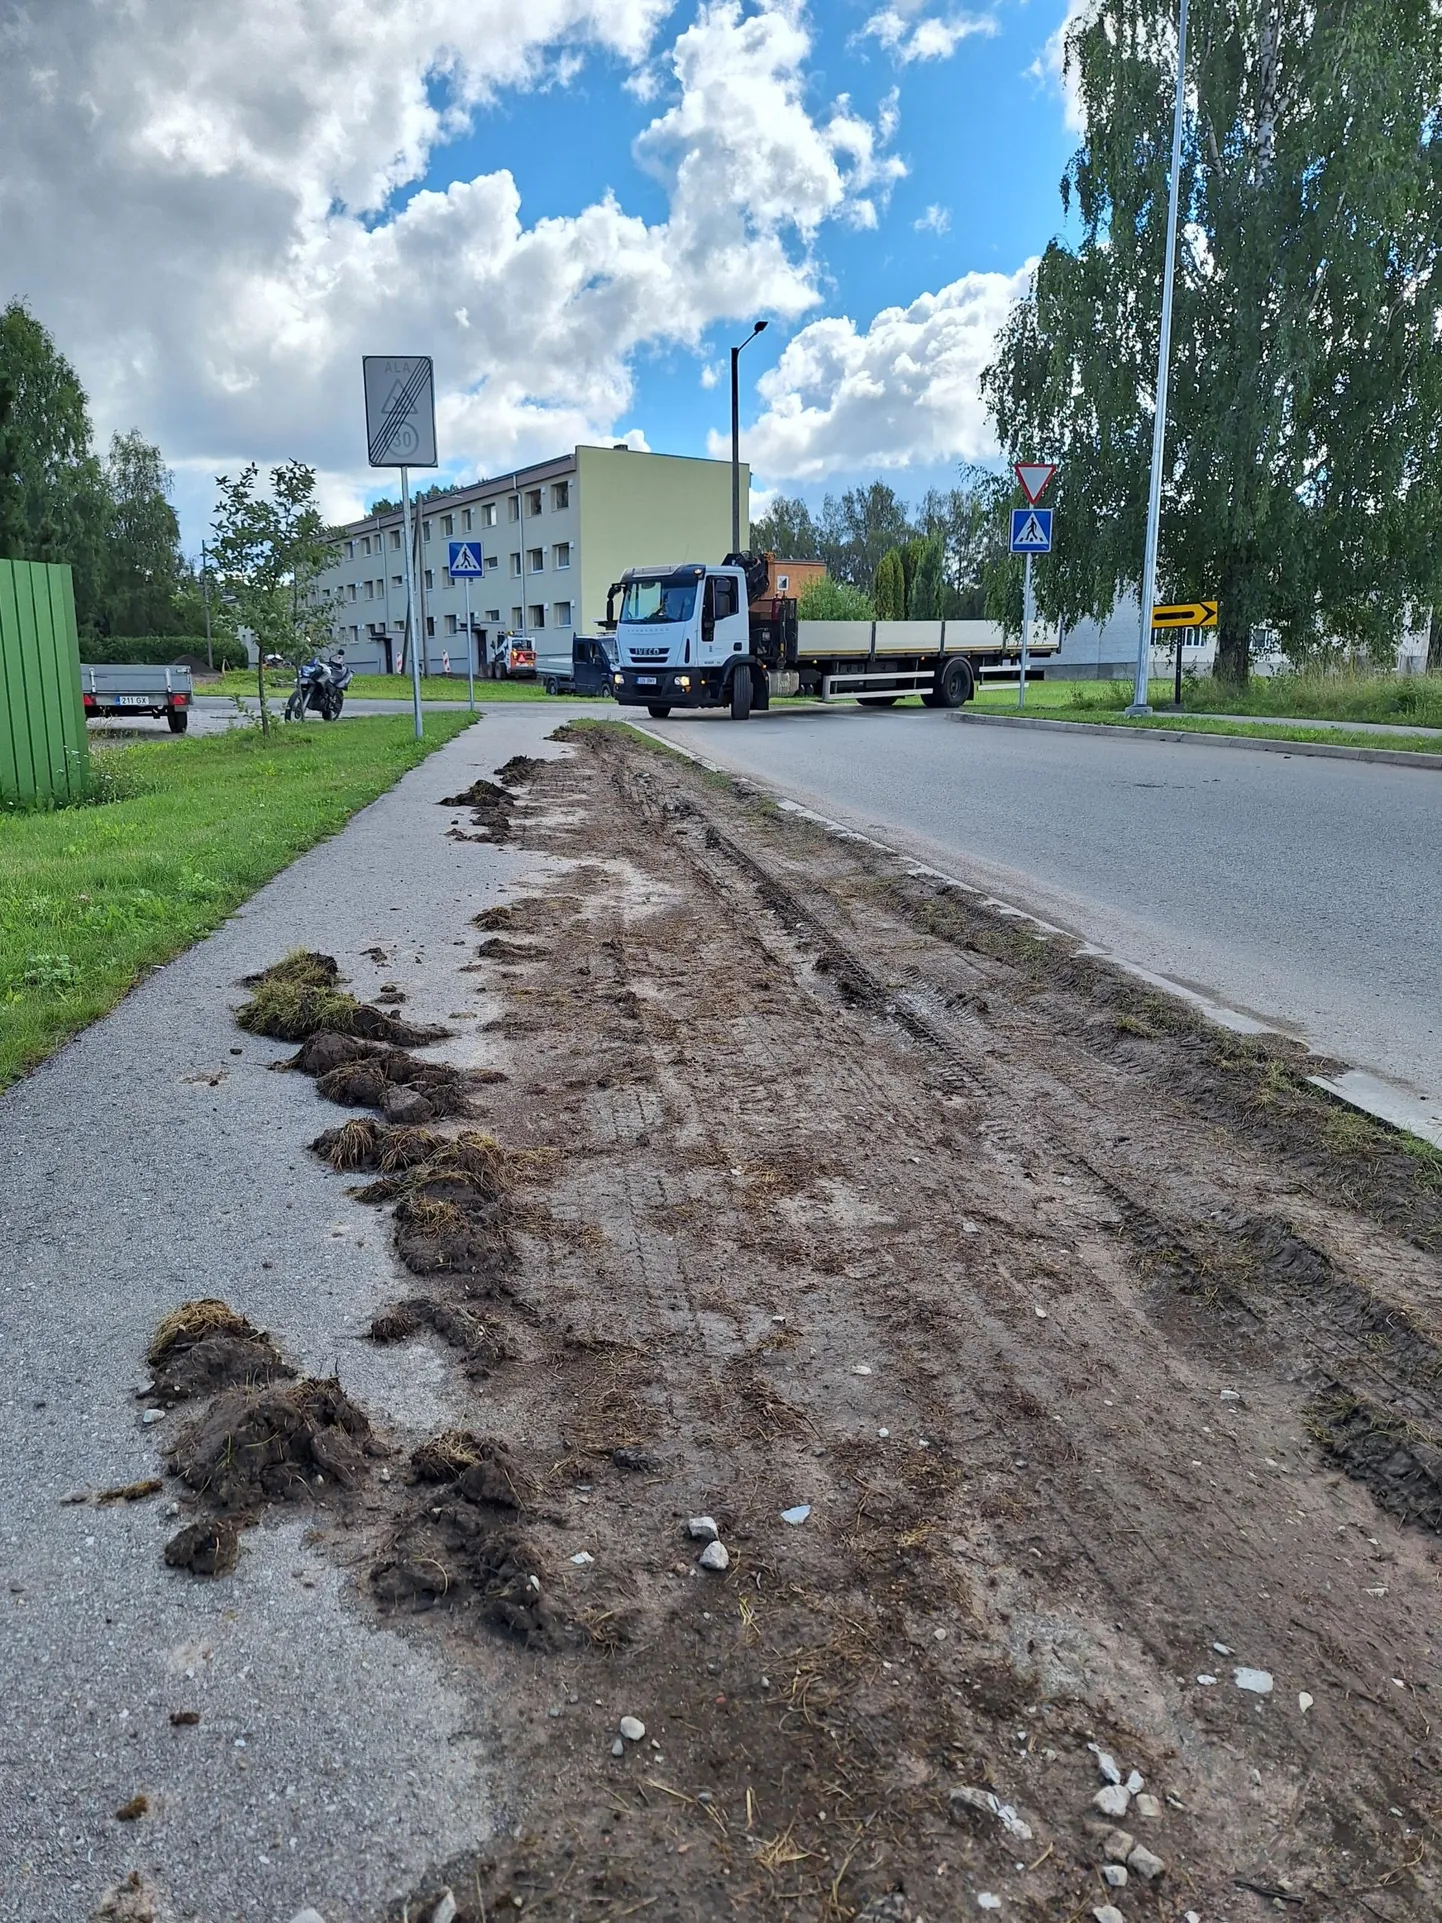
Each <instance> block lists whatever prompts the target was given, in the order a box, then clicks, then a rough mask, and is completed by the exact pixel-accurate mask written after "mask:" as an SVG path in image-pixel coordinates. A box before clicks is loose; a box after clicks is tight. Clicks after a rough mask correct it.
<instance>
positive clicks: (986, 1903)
mask: <svg viewBox="0 0 1442 1923" xmlns="http://www.w3.org/2000/svg"><path fill="white" fill-rule="evenodd" d="M976 1907H977V1908H978V1909H979V1910H999V1909H1000V1908H1001V1898H1000V1897H999V1896H994V1895H993V1894H992V1892H991V1891H990V1890H978V1891H977V1893H976Z"/></svg>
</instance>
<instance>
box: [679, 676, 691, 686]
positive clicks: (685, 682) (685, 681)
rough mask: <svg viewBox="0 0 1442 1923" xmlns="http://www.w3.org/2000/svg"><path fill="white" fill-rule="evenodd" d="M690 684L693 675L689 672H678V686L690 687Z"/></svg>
mask: <svg viewBox="0 0 1442 1923" xmlns="http://www.w3.org/2000/svg"><path fill="white" fill-rule="evenodd" d="M690 685H691V677H690V675H689V674H678V675H677V676H676V686H677V687H678V688H689V687H690Z"/></svg>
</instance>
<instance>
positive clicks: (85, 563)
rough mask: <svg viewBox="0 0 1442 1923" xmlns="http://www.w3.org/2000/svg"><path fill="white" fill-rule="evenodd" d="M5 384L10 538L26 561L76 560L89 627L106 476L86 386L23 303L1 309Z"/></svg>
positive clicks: (83, 619) (3, 445) (1, 463)
mask: <svg viewBox="0 0 1442 1923" xmlns="http://www.w3.org/2000/svg"><path fill="white" fill-rule="evenodd" d="M0 383H3V385H4V387H5V388H6V390H7V392H8V400H7V402H6V406H5V415H6V419H5V424H4V428H3V436H0V475H3V473H4V471H5V469H6V468H7V467H8V470H9V476H10V478H9V481H8V484H7V486H8V490H9V492H10V494H11V497H12V498H11V504H10V507H9V509H8V511H7V518H8V520H9V522H10V524H11V532H10V533H9V534H7V536H6V538H7V540H8V541H9V542H10V543H11V544H12V545H13V546H14V547H16V548H17V549H19V550H20V551H21V553H22V555H23V557H24V558H26V559H29V560H32V561H68V562H69V563H70V565H71V567H72V569H73V571H74V576H75V604H76V613H77V616H78V618H79V621H80V625H81V626H82V628H83V627H88V626H90V625H91V624H92V623H93V622H94V620H95V617H96V613H97V610H98V605H99V598H100V593H101V589H102V584H103V551H104V543H105V537H106V532H107V526H108V522H109V499H108V495H107V491H106V486H105V476H104V473H103V471H102V469H101V466H100V463H99V462H98V461H97V460H96V458H95V455H94V453H93V451H92V449H91V436H90V408H89V403H88V402H87V400H86V398H85V390H84V388H83V387H82V386H81V385H80V382H79V380H78V378H77V377H76V374H75V370H74V369H73V368H72V367H71V365H70V363H69V362H68V361H67V360H66V358H65V356H64V355H63V354H62V353H60V351H59V350H58V349H57V347H56V345H55V343H54V341H53V340H52V339H51V337H50V335H49V334H48V333H47V332H46V330H45V329H44V328H43V327H42V326H41V325H40V323H39V321H37V320H36V319H35V318H34V316H33V315H32V314H31V313H30V311H29V309H28V308H26V307H25V306H24V305H23V303H21V302H20V301H11V303H10V304H9V306H8V307H6V308H5V309H4V310H3V311H0ZM17 497H18V506H17ZM17 520H18V522H19V523H20V524H21V526H20V532H19V534H18V536H17V534H16V533H15V532H14V524H15V522H16V521H17Z"/></svg>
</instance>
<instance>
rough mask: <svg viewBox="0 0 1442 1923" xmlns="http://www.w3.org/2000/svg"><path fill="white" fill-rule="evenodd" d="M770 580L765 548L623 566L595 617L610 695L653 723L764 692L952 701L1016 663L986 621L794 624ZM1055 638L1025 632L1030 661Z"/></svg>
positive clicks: (745, 701) (750, 705)
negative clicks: (611, 650)
mask: <svg viewBox="0 0 1442 1923" xmlns="http://www.w3.org/2000/svg"><path fill="white" fill-rule="evenodd" d="M776 586H777V582H776V563H775V557H774V556H772V555H766V554H749V553H748V554H728V555H727V556H726V559H725V560H724V561H723V562H722V563H721V565H720V566H719V567H713V566H710V565H709V564H708V563H706V562H701V561H687V562H682V563H678V564H675V565H671V566H654V567H637V568H628V569H627V570H626V572H625V574H623V575H622V577H621V579H620V580H619V581H618V582H616V583H615V584H614V585H613V586H612V588H611V591H610V594H609V595H608V597H607V605H606V621H605V623H603V625H604V626H605V627H606V628H607V629H608V630H610V631H612V632H614V634H615V637H616V663H615V666H614V667H613V669H612V671H611V684H612V692H613V694H614V696H615V698H616V700H617V701H618V702H619V703H620V704H621V705H622V706H623V707H640V708H645V709H646V710H647V711H648V712H649V713H650V714H652V715H654V716H655V717H656V718H657V719H658V720H662V719H664V718H665V716H666V715H668V714H670V712H671V710H672V709H673V708H729V709H730V711H731V715H732V718H733V719H734V720H737V721H744V720H745V719H746V717H747V716H748V715H750V714H752V713H753V712H755V711H757V710H759V709H764V708H766V707H768V706H769V705H770V702H771V698H772V696H773V695H775V696H777V697H783V696H787V695H796V694H802V695H812V696H814V697H816V698H817V699H818V700H821V701H828V702H829V701H846V700H854V701H858V702H860V703H861V705H862V706H863V707H892V706H894V705H895V703H896V702H898V701H899V700H900V699H901V698H902V696H903V695H909V694H919V695H920V696H921V699H922V701H923V703H924V704H925V705H926V706H927V707H929V708H959V707H961V706H962V704H963V703H964V702H966V701H969V700H970V699H971V697H972V695H973V694H974V693H975V691H976V684H977V682H978V680H979V679H980V677H981V673H982V671H983V669H986V668H993V669H995V668H1003V669H1004V668H1005V667H1007V666H1008V665H1009V664H1010V663H1011V662H1012V661H1013V660H1015V661H1016V662H1017V663H1018V664H1019V663H1020V657H1021V642H1020V639H1019V638H1018V639H1017V640H1016V641H1015V642H1014V643H1002V644H1000V645H999V644H998V640H997V637H996V633H995V630H994V629H993V628H991V626H990V624H983V623H980V622H974V621H801V620H798V619H797V613H796V602H795V600H794V599H792V598H791V597H790V596H788V595H785V594H781V593H777V592H775V591H774V590H775V588H776ZM618 597H619V608H618V606H617V600H618ZM978 629H980V630H982V633H981V637H980V638H978V636H977V630H978ZM1058 645H1059V644H1058V642H1057V640H1056V638H1055V637H1054V636H1052V637H1050V638H1047V639H1043V640H1041V641H1034V642H1033V643H1032V645H1031V648H1030V651H1029V652H1030V658H1031V659H1032V660H1033V661H1035V660H1037V659H1038V658H1045V657H1046V656H1047V655H1050V654H1055V653H1056V651H1057V647H1058Z"/></svg>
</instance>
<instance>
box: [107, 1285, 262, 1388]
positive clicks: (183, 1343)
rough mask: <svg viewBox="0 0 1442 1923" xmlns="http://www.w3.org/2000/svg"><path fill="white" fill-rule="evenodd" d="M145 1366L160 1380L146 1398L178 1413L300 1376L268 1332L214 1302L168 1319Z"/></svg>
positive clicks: (185, 1306) (190, 1305)
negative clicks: (188, 1405) (206, 1399)
mask: <svg viewBox="0 0 1442 1923" xmlns="http://www.w3.org/2000/svg"><path fill="white" fill-rule="evenodd" d="M145 1359H146V1361H147V1362H148V1363H149V1364H150V1366H151V1368H152V1369H153V1370H154V1371H155V1379H154V1381H153V1382H151V1383H149V1384H148V1385H147V1386H146V1388H145V1389H144V1390H142V1392H141V1393H142V1395H143V1397H144V1399H145V1400H146V1401H147V1402H160V1403H163V1404H164V1405H165V1406H166V1407H167V1408H173V1407H174V1406H175V1405H176V1403H178V1402H188V1401H190V1400H191V1399H192V1398H193V1397H196V1396H206V1395H214V1394H215V1393H216V1391H217V1390H220V1389H228V1388H233V1387H236V1386H239V1385H247V1386H249V1387H253V1388H254V1387H260V1386H262V1385H265V1384H269V1383H272V1382H276V1381H279V1380H281V1379H284V1378H289V1377H291V1376H293V1375H294V1374H295V1371H294V1369H292V1368H291V1366H290V1364H289V1363H288V1362H286V1360H285V1359H284V1357H283V1356H282V1355H281V1353H280V1351H279V1349H277V1348H276V1346H275V1344H274V1343H273V1342H272V1341H271V1339H270V1337H269V1336H268V1335H267V1334H266V1333H265V1331H264V1330H263V1329H257V1328H256V1327H255V1326H254V1324H253V1323H251V1322H248V1321H247V1320H246V1318H245V1317H244V1316H243V1315H237V1314H236V1312H235V1310H234V1309H232V1308H231V1307H230V1306H229V1304H228V1303H225V1302H222V1301H220V1300H218V1299H217V1298H216V1297H214V1296H206V1297H203V1298H201V1299H200V1300H198V1301H194V1302H182V1303H181V1304H180V1306H179V1308H176V1309H172V1310H171V1311H170V1313H169V1314H168V1315H166V1316H164V1317H163V1318H162V1319H161V1321H160V1323H159V1325H158V1326H157V1328H156V1331H155V1334H154V1336H153V1337H152V1338H151V1342H150V1347H149V1348H148V1349H147V1351H146V1356H145Z"/></svg>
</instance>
